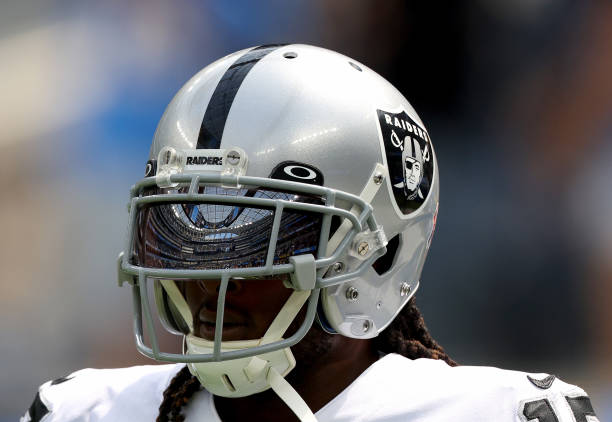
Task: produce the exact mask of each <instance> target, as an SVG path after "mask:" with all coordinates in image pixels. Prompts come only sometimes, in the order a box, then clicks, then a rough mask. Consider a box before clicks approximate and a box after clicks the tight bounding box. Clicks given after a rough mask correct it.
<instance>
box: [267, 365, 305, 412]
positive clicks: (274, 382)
mask: <svg viewBox="0 0 612 422" xmlns="http://www.w3.org/2000/svg"><path fill="white" fill-rule="evenodd" d="M267 378H268V383H269V384H270V387H272V390H274V392H275V393H276V394H277V395H278V397H280V399H281V400H282V401H284V402H285V404H286V405H287V406H289V408H290V409H291V410H292V411H293V413H295V415H296V416H297V417H298V419H299V420H300V421H301V422H317V418H316V417H315V415H314V413H312V410H310V408H309V407H308V405H307V404H306V402H305V401H304V399H302V397H300V395H299V394H298V392H297V391H295V389H294V388H293V387H292V386H291V384H289V383H288V382H287V380H286V379H285V378H284V377H283V376H282V375H281V374H279V373H278V371H277V370H276V369H274V368H270V370H269V371H268V377H267Z"/></svg>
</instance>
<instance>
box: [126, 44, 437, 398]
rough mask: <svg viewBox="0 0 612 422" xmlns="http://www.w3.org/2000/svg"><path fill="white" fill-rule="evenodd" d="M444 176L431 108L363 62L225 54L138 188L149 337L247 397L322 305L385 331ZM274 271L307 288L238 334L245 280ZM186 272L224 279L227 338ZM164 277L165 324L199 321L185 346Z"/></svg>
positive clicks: (413, 285)
mask: <svg viewBox="0 0 612 422" xmlns="http://www.w3.org/2000/svg"><path fill="white" fill-rule="evenodd" d="M438 189H439V188H438V168H437V164H436V157H435V154H434V150H433V147H432V144H431V141H430V139H429V135H428V133H427V131H426V130H425V127H424V125H423V123H422V122H421V120H420V119H419V117H418V115H417V114H416V112H415V111H414V109H413V108H412V106H411V105H410V103H409V102H408V101H407V100H406V99H405V98H404V97H403V96H402V94H401V93H400V92H398V91H397V90H396V89H395V88H394V87H393V86H392V85H391V84H389V82H387V81H386V80H385V79H383V78H382V77H381V76H379V75H378V74H376V73H375V72H374V71H372V70H371V69H369V68H367V67H366V66H364V65H363V64H361V63H358V62H357V61H355V60H353V59H350V58H348V57H346V56H343V55H341V54H338V53H335V52H332V51H329V50H325V49H322V48H317V47H312V46H308V45H296V44H292V45H272V46H261V47H256V48H252V49H248V50H243V51H239V52H237V53H234V54H231V55H229V56H226V57H224V58H222V59H220V60H218V61H216V62H215V63H213V64H211V65H209V66H207V67H206V68H204V69H203V70H201V71H200V72H199V73H197V74H196V75H195V76H194V77H193V78H191V79H190V80H189V81H188V82H187V83H186V84H185V86H183V87H182V88H181V90H180V91H179V92H178V93H177V94H176V96H175V97H174V99H173V100H172V101H171V102H170V104H169V105H168V107H167V109H166V111H165V112H164V115H163V117H162V118H161V121H160V122H159V125H158V127H157V131H156V132H155V136H154V139H153V144H152V146H151V152H150V156H149V161H148V163H147V165H146V174H145V178H144V179H142V180H141V181H140V182H138V183H137V184H136V185H134V186H133V187H132V189H131V201H130V205H129V212H130V219H129V226H128V236H127V242H126V246H125V250H124V253H122V255H121V256H120V259H119V282H120V284H122V283H123V282H126V281H127V282H129V283H130V284H131V285H132V286H133V293H134V306H135V324H134V327H135V336H136V342H137V347H138V349H139V350H140V351H141V352H142V353H144V354H145V355H147V356H149V357H152V358H155V359H158V360H163V361H170V362H187V363H188V364H189V366H190V368H191V370H192V372H193V373H194V374H195V375H196V376H198V377H199V378H200V380H201V381H202V383H203V384H204V385H205V387H206V388H207V389H209V390H210V391H212V392H213V393H214V394H218V395H222V396H243V395H248V394H253V393H256V392H259V391H262V390H264V389H266V388H269V387H270V386H272V388H274V385H278V382H282V381H279V378H280V379H282V376H284V375H285V374H286V373H287V372H289V371H290V370H291V369H292V368H293V366H294V365H295V361H294V359H293V356H292V355H291V352H290V350H289V347H290V346H291V345H294V344H295V343H297V342H299V341H300V340H301V338H302V337H303V336H304V335H305V334H306V332H307V331H308V330H309V329H310V327H311V325H312V324H313V321H315V319H316V320H317V321H318V323H319V324H321V326H322V327H323V328H324V329H325V330H326V331H328V332H329V333H337V334H340V335H344V336H348V337H353V338H363V339H366V338H372V337H375V336H376V335H377V334H379V333H380V332H381V331H382V330H384V329H385V327H387V326H388V325H389V323H390V322H391V321H392V320H393V318H394V317H395V316H396V315H397V314H398V313H399V312H400V310H401V309H402V307H403V306H404V305H406V303H407V302H408V300H409V299H410V298H411V297H412V295H413V294H414V293H415V291H416V290H417V288H418V286H419V278H420V275H421V270H422V268H423V263H424V261H425V257H426V255H427V251H428V247H429V240H430V239H431V236H432V233H433V230H434V220H435V214H436V213H437V203H438ZM270 276H275V277H278V278H280V279H282V280H284V283H285V285H286V287H287V288H288V289H291V291H292V293H291V294H290V295H289V298H288V299H287V302H286V303H285V305H284V306H283V308H282V309H281V310H280V311H279V312H278V316H277V317H276V318H275V319H274V321H273V322H272V323H271V324H270V327H269V329H268V330H267V331H266V333H265V334H264V335H263V336H262V337H261V338H257V339H243V340H240V341H223V334H222V332H223V318H224V312H223V310H224V303H225V302H224V301H225V297H226V292H227V289H228V285H229V284H230V283H231V280H234V279H241V280H245V282H249V283H258V280H259V279H261V278H266V277H268V278H269V277H270ZM179 280H180V281H181V283H190V282H197V283H207V282H212V281H214V282H215V283H217V287H216V289H217V291H218V303H217V305H218V306H217V310H218V311H217V313H216V321H215V328H216V329H215V331H214V339H208V340H207V339H203V338H201V337H199V336H196V335H195V333H194V332H193V321H192V318H193V317H192V314H191V312H190V310H189V307H188V304H187V303H186V300H185V297H184V294H183V290H184V289H182V288H181V286H180V285H179V283H178V282H177V281H179ZM149 286H152V289H153V290H154V297H155V301H156V305H157V313H158V314H159V316H160V318H161V320H162V323H163V325H164V327H165V328H166V329H168V330H169V331H171V332H173V333H176V334H181V335H184V336H185V341H184V353H183V354H172V353H166V352H164V351H161V350H159V346H158V340H157V338H156V335H155V330H154V322H153V319H152V315H153V312H152V309H151V307H150V305H149V301H148V291H149ZM302 308H305V311H303V314H305V317H304V318H303V321H302V322H301V326H300V328H299V329H297V330H295V332H293V333H290V334H289V335H287V336H286V331H287V330H288V327H289V325H290V323H291V322H292V321H293V320H294V319H295V318H296V316H297V315H298V312H299V311H300V309H302ZM143 320H144V321H145V323H146V327H147V331H148V332H149V333H150V334H149V339H150V344H145V340H144V335H143ZM285 337H286V338H285Z"/></svg>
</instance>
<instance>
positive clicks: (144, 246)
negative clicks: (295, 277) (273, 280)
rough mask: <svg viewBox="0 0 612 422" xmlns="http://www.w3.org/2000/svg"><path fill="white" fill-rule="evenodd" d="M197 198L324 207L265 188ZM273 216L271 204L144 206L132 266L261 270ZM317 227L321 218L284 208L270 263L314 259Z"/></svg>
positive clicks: (213, 190)
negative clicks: (299, 257)
mask: <svg viewBox="0 0 612 422" xmlns="http://www.w3.org/2000/svg"><path fill="white" fill-rule="evenodd" d="M182 192H183V190H178V191H174V192H172V193H182ZM200 193H202V194H209V195H224V196H248V197H254V198H269V199H283V200H287V201H292V202H305V203H311V204H312V203H314V204H322V203H323V202H322V200H321V199H320V198H318V197H314V196H313V197H311V196H304V195H297V194H295V193H286V192H277V191H271V190H263V189H227V188H221V187H216V186H206V187H200ZM274 214H275V208H274V206H272V204H271V206H270V207H247V206H243V205H232V204H228V203H212V202H211V203H208V202H207V203H202V202H185V203H163V204H147V205H145V206H143V207H141V208H139V210H138V215H137V220H136V221H137V231H138V232H137V233H136V236H135V241H134V249H133V253H132V263H133V264H134V265H138V266H141V267H148V268H167V269H225V268H249V267H262V266H264V265H265V263H266V257H267V255H268V250H269V247H270V238H271V235H272V226H273V222H274ZM321 222H322V214H320V213H313V212H307V211H300V210H294V209H284V210H283V215H282V217H281V222H280V227H279V233H278V240H277V242H276V246H275V250H274V262H273V263H274V264H285V263H288V262H289V257H290V256H292V255H300V254H307V253H310V254H313V255H314V256H316V255H317V247H318V243H319V235H320V231H321ZM272 247H274V245H272Z"/></svg>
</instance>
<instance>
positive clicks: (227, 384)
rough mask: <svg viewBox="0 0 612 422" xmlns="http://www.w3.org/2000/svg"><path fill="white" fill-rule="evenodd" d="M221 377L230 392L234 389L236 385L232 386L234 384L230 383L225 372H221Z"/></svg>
mask: <svg viewBox="0 0 612 422" xmlns="http://www.w3.org/2000/svg"><path fill="white" fill-rule="evenodd" d="M221 379H222V380H223V383H224V384H225V386H226V387H227V389H228V390H229V391H231V392H232V393H233V392H234V391H236V387H234V384H232V381H231V380H230V379H229V377H228V376H227V374H223V375H222V376H221Z"/></svg>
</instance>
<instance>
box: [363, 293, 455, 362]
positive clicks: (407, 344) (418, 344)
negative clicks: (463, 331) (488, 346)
mask: <svg viewBox="0 0 612 422" xmlns="http://www.w3.org/2000/svg"><path fill="white" fill-rule="evenodd" d="M374 346H375V347H376V349H377V350H379V351H381V352H383V353H397V354H400V355H402V356H405V357H407V358H409V359H418V358H428V359H439V360H443V361H444V362H446V363H447V364H449V365H450V366H457V362H455V361H454V360H452V359H451V358H450V357H449V356H448V355H447V354H446V352H445V351H444V349H443V348H442V346H440V345H439V344H438V343H437V342H436V341H435V340H434V339H433V337H432V336H431V334H429V331H428V330H427V327H426V326H425V320H424V319H423V316H422V315H421V311H419V308H417V306H416V301H415V298H414V297H413V298H412V299H410V301H409V302H408V304H407V305H406V307H405V308H404V309H403V310H402V312H400V313H399V315H398V316H397V317H395V319H394V320H393V322H391V324H390V325H389V326H388V327H387V328H386V329H385V330H384V331H383V332H382V333H380V334H379V335H378V337H375V338H374Z"/></svg>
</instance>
